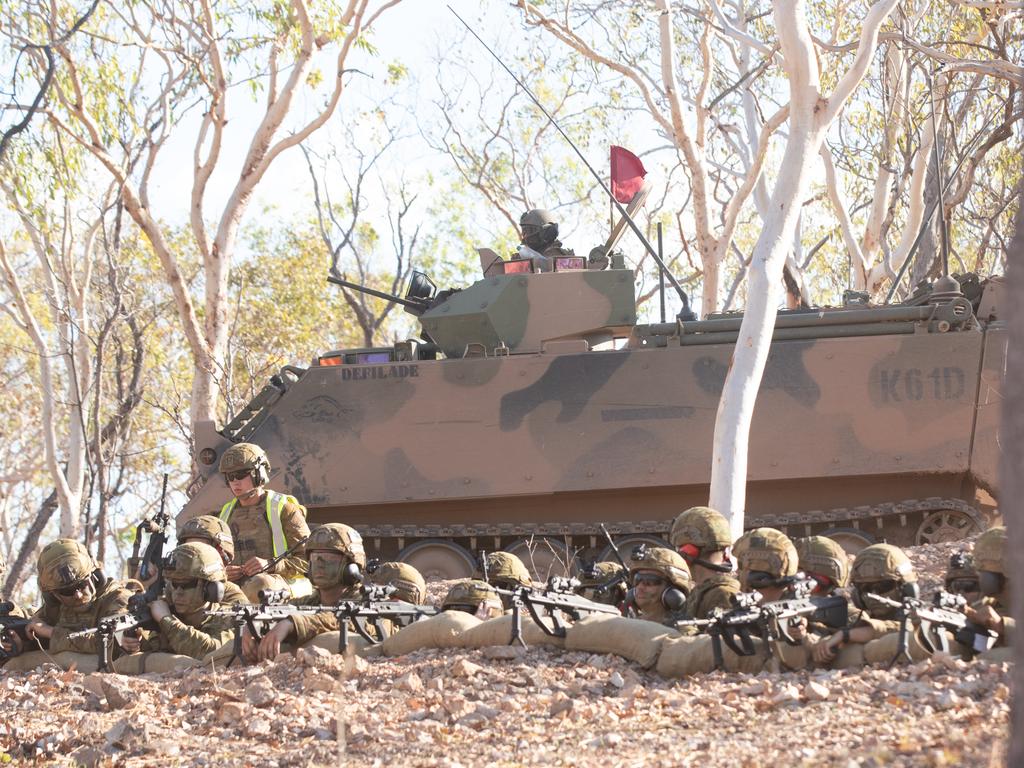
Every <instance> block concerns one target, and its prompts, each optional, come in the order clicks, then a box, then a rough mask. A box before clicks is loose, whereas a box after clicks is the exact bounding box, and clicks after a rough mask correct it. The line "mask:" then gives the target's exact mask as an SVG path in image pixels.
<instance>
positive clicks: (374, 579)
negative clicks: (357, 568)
mask: <svg viewBox="0 0 1024 768" xmlns="http://www.w3.org/2000/svg"><path fill="white" fill-rule="evenodd" d="M370 583H371V584H380V585H383V586H389V587H394V588H395V597H397V598H398V599H399V600H404V601H405V602H407V603H414V604H415V605H422V604H423V603H424V602H425V601H426V599H427V583H426V582H425V581H424V580H423V575H422V574H421V573H420V572H419V571H417V570H416V569H415V568H414V567H413V566H411V565H409V563H380V564H379V565H377V566H374V567H373V569H372V570H371V571H370Z"/></svg>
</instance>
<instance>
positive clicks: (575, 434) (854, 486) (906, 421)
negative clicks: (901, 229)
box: [182, 257, 1006, 577]
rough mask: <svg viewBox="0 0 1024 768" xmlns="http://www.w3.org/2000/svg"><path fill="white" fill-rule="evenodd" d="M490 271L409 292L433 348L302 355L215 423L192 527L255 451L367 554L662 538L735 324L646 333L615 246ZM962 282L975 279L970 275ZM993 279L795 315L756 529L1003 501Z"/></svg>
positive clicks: (940, 526) (680, 500)
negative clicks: (237, 445)
mask: <svg viewBox="0 0 1024 768" xmlns="http://www.w3.org/2000/svg"><path fill="white" fill-rule="evenodd" d="M592 266H593V265H592V264H589V263H588V262H587V260H586V259H582V258H577V257H570V258H564V259H556V260H555V263H554V265H553V271H545V272H538V271H534V265H532V264H530V263H528V262H525V263H524V262H515V261H509V262H503V261H501V260H500V259H499V260H497V261H496V262H493V263H491V264H489V265H487V271H486V272H485V274H486V276H485V277H483V278H482V279H480V280H478V281H477V282H475V283H473V284H472V285H469V286H467V287H465V288H463V289H461V290H452V291H445V292H441V293H438V292H436V290H435V289H434V287H433V285H432V284H431V282H430V281H429V279H427V277H426V276H425V275H423V274H419V273H417V274H416V275H415V276H414V279H413V280H412V281H411V285H410V287H409V290H408V293H407V294H406V296H405V297H404V298H401V299H398V297H393V298H396V299H398V300H399V301H400V302H401V303H402V304H404V305H405V306H406V308H407V309H408V310H409V311H410V312H412V313H413V314H414V315H416V316H418V318H419V322H420V325H421V327H422V338H420V339H416V340H411V341H405V342H401V343H398V344H395V345H393V346H388V347H379V348H372V349H347V350H334V351H330V352H325V353H323V354H321V355H319V356H318V357H317V358H316V359H315V360H313V361H312V363H311V364H310V365H309V366H308V367H304V368H303V367H291V366H289V367H287V368H285V369H283V370H282V371H281V372H280V373H279V374H278V375H276V376H274V377H273V378H272V379H271V381H270V383H268V384H267V385H266V386H265V387H264V388H263V390H262V392H260V393H259V395H258V396H257V397H256V398H255V399H254V400H253V402H251V403H250V404H249V405H248V407H247V408H245V409H244V410H243V411H242V412H241V413H239V414H238V416H237V417H236V418H235V419H234V420H233V421H232V422H231V423H230V424H228V425H227V426H226V427H225V428H223V429H222V430H220V431H219V432H216V431H214V429H213V425H212V424H206V425H201V427H200V428H199V429H198V431H197V435H196V454H195V455H196V456H197V458H198V461H199V474H198V475H197V477H196V478H195V481H194V483H193V487H192V489H191V500H190V502H189V503H188V505H187V507H186V508H185V510H184V512H183V513H182V515H183V517H185V518H187V517H190V516H193V515H196V514H201V513H205V512H209V511H211V510H215V509H218V508H219V507H220V505H221V504H222V503H223V501H224V499H225V497H226V494H227V491H226V489H225V487H224V483H223V481H222V480H221V478H220V477H219V476H218V474H217V462H218V459H219V457H220V455H221V453H222V452H223V451H224V450H225V448H227V447H228V446H230V445H231V444H232V443H233V442H239V441H243V440H244V441H252V442H256V443H258V444H260V445H261V446H263V448H264V449H266V451H267V453H268V455H269V456H270V461H271V463H272V464H273V473H272V476H271V481H270V486H271V487H273V488H276V489H278V490H285V491H288V492H291V493H293V494H294V495H295V496H296V497H298V498H299V499H300V500H301V501H302V503H304V504H305V505H306V506H307V507H308V509H309V518H310V522H311V523H324V522H328V521H342V522H345V523H348V524H349V525H352V526H355V527H356V528H357V529H358V530H360V531H361V532H362V534H363V536H364V537H365V540H366V545H367V549H368V550H369V554H370V556H374V555H376V556H379V557H383V558H387V559H394V558H397V559H400V560H404V561H407V562H410V563H412V564H413V565H415V566H416V567H418V568H419V569H420V570H422V571H424V572H426V573H427V574H429V575H432V576H443V577H456V576H464V575H469V573H471V572H472V570H473V568H474V560H475V554H476V552H477V551H478V550H480V549H486V550H495V549H504V550H507V551H511V552H515V553H516V554H519V555H520V556H523V557H524V559H526V561H527V562H528V563H531V564H532V565H533V567H534V568H535V570H538V571H544V570H546V569H548V568H551V567H555V568H558V567H559V566H560V565H564V564H565V563H572V562H573V557H574V555H581V556H582V557H583V558H584V559H592V558H594V557H599V558H601V559H608V557H609V553H608V552H602V551H601V550H602V549H603V547H604V546H605V541H604V539H603V538H602V537H601V535H600V531H599V528H598V526H599V524H600V523H602V522H604V523H607V524H608V527H609V529H610V530H612V531H613V532H614V533H616V534H617V535H618V538H619V539H620V542H621V544H622V545H624V546H628V545H629V544H630V543H638V542H641V541H652V542H656V541H660V540H661V539H662V537H663V536H664V535H665V534H666V533H667V530H668V526H669V524H670V521H671V519H672V517H673V516H674V515H675V514H677V513H678V512H679V511H681V510H683V509H685V508H686V507H689V506H691V505H695V504H702V503H706V502H707V498H708V486H709V478H710V466H711V446H712V435H713V431H714V422H715V415H716V410H717V407H718V400H719V395H720V392H721V388H722V384H723V381H724V379H725V375H726V372H727V370H728V368H729V362H730V355H731V354H732V349H733V345H734V344H735V341H736V337H737V332H738V329H739V325H740V321H741V315H739V314H722V315H714V316H711V317H709V318H706V319H703V320H696V321H686V320H676V321H674V322H667V323H655V324H638V323H637V315H636V308H635V294H634V276H633V272H632V271H631V270H629V269H626V268H624V266H623V264H622V262H621V260H615V259H613V261H612V264H611V267H610V268H608V269H594V268H588V267H592ZM961 287H962V289H963V292H962V293H961V291H960V288H961ZM1002 301H1003V294H1002V283H1001V281H1000V280H999V279H990V280H987V281H984V282H982V281H979V280H978V279H977V278H975V277H973V276H968V277H966V278H963V279H962V286H960V285H957V284H956V283H951V282H949V281H948V279H947V281H946V282H941V283H940V284H938V285H937V286H936V287H935V288H934V289H932V288H930V287H929V288H926V289H924V290H922V291H920V292H919V293H918V294H917V295H915V296H914V297H913V298H912V299H911V300H909V301H908V302H906V303H904V304H900V305H887V306H871V305H870V304H868V303H867V302H866V300H865V297H857V296H851V297H849V299H848V300H847V302H846V304H845V305H844V306H841V307H837V308H832V309H813V310H793V311H783V312H780V314H779V317H778V322H777V326H776V330H775V335H774V340H773V344H772V351H771V354H770V357H769V359H768V364H767V368H766V370H765V373H764V380H763V383H762V385H761V391H760V395H759V398H758V401H757V410H756V413H755V415H754V421H753V427H752V434H751V440H750V462H749V484H748V491H747V500H748V508H747V514H746V524H747V526H749V527H754V526H773V527H777V528H781V529H782V530H784V531H787V532H788V533H790V534H791V535H794V536H803V535H808V534H816V533H825V534H828V535H831V536H835V537H837V538H838V539H840V540H841V541H842V542H843V543H844V545H845V546H847V547H848V548H850V549H856V548H858V547H862V546H864V545H866V544H868V543H871V542H874V541H878V540H881V539H884V540H887V541H889V542H892V543H895V544H901V545H909V544H915V543H923V542H934V541H941V540H947V539H955V538H960V537H963V536H966V535H969V534H970V533H972V532H974V531H977V530H979V529H981V528H983V527H985V526H986V525H987V523H988V522H989V516H990V515H991V514H992V513H993V510H994V505H995V492H996V489H995V485H996V476H997V465H998V440H997V428H998V421H999V399H1000V389H1001V381H1002V375H1003V367H1004V359H1005V352H1006V333H1005V331H1004V328H1003V324H1002V323H1001V322H1000V320H999V317H1000V308H1001V306H1002Z"/></svg>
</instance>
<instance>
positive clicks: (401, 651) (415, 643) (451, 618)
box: [381, 611, 480, 656]
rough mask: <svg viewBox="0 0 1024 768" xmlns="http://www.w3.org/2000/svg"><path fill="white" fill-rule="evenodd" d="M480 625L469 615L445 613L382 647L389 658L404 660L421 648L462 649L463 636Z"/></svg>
mask: <svg viewBox="0 0 1024 768" xmlns="http://www.w3.org/2000/svg"><path fill="white" fill-rule="evenodd" d="M479 623H480V619H478V618H477V617H476V616H474V615H473V614H471V613H466V612H465V611H444V612H443V613H439V614H437V616H431V617H430V618H427V619H420V620H419V621H414V622H413V623H412V624H410V625H409V626H408V627H405V628H404V629H402V630H400V631H398V632H396V633H395V634H393V635H392V636H391V637H389V638H387V639H386V640H385V641H384V642H383V643H381V647H382V648H383V649H384V655H385V656H403V655H405V654H407V653H412V652H413V651H418V650H419V649H420V648H462V647H463V644H462V643H463V639H462V638H463V633H465V632H466V631H467V630H470V629H472V628H473V627H475V626H477V625H478V624H479Z"/></svg>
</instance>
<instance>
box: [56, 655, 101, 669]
mask: <svg viewBox="0 0 1024 768" xmlns="http://www.w3.org/2000/svg"><path fill="white" fill-rule="evenodd" d="M50 655H51V656H52V657H53V660H54V661H55V662H57V663H58V664H59V665H60V666H61V668H62V669H74V670H75V671H76V672H81V673H82V674H83V675H88V674H90V673H92V672H96V671H98V670H99V668H100V660H99V657H98V656H97V655H96V654H95V653H74V652H73V651H62V652H61V653H53V654H50Z"/></svg>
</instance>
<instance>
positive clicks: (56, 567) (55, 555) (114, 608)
mask: <svg viewBox="0 0 1024 768" xmlns="http://www.w3.org/2000/svg"><path fill="white" fill-rule="evenodd" d="M86 559H88V560H86ZM87 563H88V565H90V566H91V569H87V567H86V566H87ZM82 578H91V579H93V583H94V584H95V585H96V595H95V597H94V598H93V599H92V600H91V601H90V602H89V603H87V604H86V605H82V606H77V607H68V606H65V605H63V604H62V603H60V602H59V601H58V600H57V598H56V597H53V596H52V595H47V594H46V593H47V592H52V591H53V590H55V589H60V588H62V587H66V586H69V585H70V584H73V583H75V582H76V581H79V580H81V579H82ZM39 589H40V591H41V592H43V593H44V597H43V607H42V608H40V609H39V610H38V611H36V613H35V615H34V616H33V618H39V619H42V620H43V621H45V622H46V623H47V624H49V625H50V626H52V627H53V635H52V636H51V637H50V653H51V654H54V653H61V652H64V651H71V652H74V653H86V654H96V653H98V652H99V647H100V641H99V638H98V637H96V636H92V637H83V638H79V639H77V640H69V639H68V635H70V634H72V633H74V632H78V631H80V630H83V629H92V628H94V627H96V626H97V625H98V624H99V623H100V620H101V619H105V618H107V617H108V616H116V615H118V614H122V613H126V612H127V611H128V600H129V599H130V598H131V596H132V595H133V594H135V593H134V592H132V591H130V590H128V589H126V588H125V586H124V585H123V584H122V583H121V582H119V581H116V580H114V579H108V578H105V577H104V576H103V573H102V572H101V571H100V570H99V568H98V567H96V562H95V561H94V560H93V559H92V557H91V555H89V552H88V550H86V549H85V547H84V546H82V545H81V544H79V543H78V542H77V541H74V540H73V539H57V541H55V542H53V543H52V544H49V545H47V546H46V547H44V548H43V551H42V552H41V553H40V555H39ZM117 652H118V649H117V648H115V649H114V653H115V654H116V653H117Z"/></svg>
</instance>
